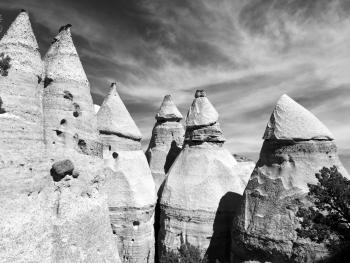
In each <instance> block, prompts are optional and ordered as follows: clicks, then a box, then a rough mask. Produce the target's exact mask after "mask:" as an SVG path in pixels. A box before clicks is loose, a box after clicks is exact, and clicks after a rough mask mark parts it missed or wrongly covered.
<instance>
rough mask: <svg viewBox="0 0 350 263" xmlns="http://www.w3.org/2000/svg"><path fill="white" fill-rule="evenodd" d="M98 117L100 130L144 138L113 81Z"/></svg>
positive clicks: (138, 138)
mask: <svg viewBox="0 0 350 263" xmlns="http://www.w3.org/2000/svg"><path fill="white" fill-rule="evenodd" d="M97 118H98V129H99V130H100V131H104V132H109V133H115V134H119V135H122V136H125V137H129V138H132V139H134V140H141V138H142V135H141V132H140V130H139V129H138V128H137V126H136V124H135V122H134V120H133V119H132V118H131V116H130V113H129V111H128V110H127V109H126V107H125V105H124V103H123V101H122V100H121V99H120V96H119V94H118V91H117V85H116V83H112V85H111V90H110V92H109V93H108V95H107V97H106V98H105V100H104V101H103V103H102V105H101V108H100V109H99V111H98V113H97Z"/></svg>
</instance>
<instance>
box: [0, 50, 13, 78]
mask: <svg viewBox="0 0 350 263" xmlns="http://www.w3.org/2000/svg"><path fill="white" fill-rule="evenodd" d="M10 61H11V58H10V57H9V56H5V54H4V53H0V75H1V76H3V77H6V76H7V75H8V70H9V69H10V68H11V64H10Z"/></svg>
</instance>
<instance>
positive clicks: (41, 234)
mask: <svg viewBox="0 0 350 263" xmlns="http://www.w3.org/2000/svg"><path fill="white" fill-rule="evenodd" d="M0 50H1V51H0V52H5V53H6V54H7V55H9V56H10V57H11V67H10V69H9V72H8V75H7V76H1V77H0V83H1V84H0V88H1V97H2V99H3V105H2V107H3V109H4V111H5V112H4V113H3V114H0V123H1V128H0V139H1V143H2V146H1V147H0V160H1V161H0V173H1V175H2V176H1V179H0V180H1V181H0V190H1V193H2V194H1V196H0V200H1V204H2V205H1V207H0V262H120V261H119V256H118V253H117V251H115V249H114V247H115V244H114V240H113V236H112V233H111V228H110V223H109V217H108V208H107V202H106V195H104V194H103V193H102V192H101V185H102V184H103V181H104V176H103V161H102V159H99V158H97V157H91V156H90V155H87V154H81V153H79V152H77V151H76V150H75V149H73V148H72V147H68V146H67V147H64V148H63V147H62V148H60V149H58V148H57V149H56V148H54V147H48V145H47V144H46V145H44V138H45V136H44V131H45V129H44V125H43V110H42V90H43V88H44V83H45V81H42V80H43V79H44V78H43V64H42V62H41V58H40V55H39V51H38V47H37V44H36V40H35V36H34V34H33V31H32V29H31V26H30V22H29V17H28V14H27V13H25V12H21V13H20V14H19V16H18V17H17V19H16V20H15V21H14V23H13V24H12V25H11V26H10V28H9V30H8V32H7V34H6V35H5V36H4V38H3V39H2V40H1V41H0ZM56 70H57V69H56ZM87 92H88V94H84V95H83V96H89V95H90V93H89V90H87ZM52 105H53V104H52ZM91 106H92V104H91ZM58 113H59V111H58ZM51 117H56V116H51ZM59 117H60V116H59ZM93 121H94V120H93V119H92V120H91V122H93ZM46 127H48V126H46ZM48 131H50V130H48ZM87 135H88V136H90V134H87ZM91 136H93V134H92V135H91ZM95 136H96V138H97V130H95ZM50 146H51V145H50ZM45 148H49V149H48V150H47V151H46V149H45ZM56 150H57V151H56ZM101 150H102V148H101ZM100 155H102V152H101V154H100ZM68 158H70V159H71V160H73V161H72V163H71V164H73V165H74V170H78V171H79V173H80V175H81V176H79V179H77V178H74V176H70V175H69V173H68V174H66V175H65V176H64V177H62V176H61V177H60V178H56V179H57V180H53V177H52V174H50V169H51V167H52V165H53V164H54V162H55V161H61V160H64V159H68ZM56 168H58V167H56ZM61 168H62V167H61ZM63 170H66V169H63ZM63 170H62V171H63ZM52 171H53V170H51V172H52ZM64 173H65V172H64Z"/></svg>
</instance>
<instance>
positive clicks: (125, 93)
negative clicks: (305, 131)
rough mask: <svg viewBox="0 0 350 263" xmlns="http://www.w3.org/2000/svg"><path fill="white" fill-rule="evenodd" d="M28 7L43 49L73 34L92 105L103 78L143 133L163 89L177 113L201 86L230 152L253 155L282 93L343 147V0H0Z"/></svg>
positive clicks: (348, 35)
mask: <svg viewBox="0 0 350 263" xmlns="http://www.w3.org/2000/svg"><path fill="white" fill-rule="evenodd" d="M0 8H1V11H0V12H2V13H4V18H5V19H6V18H8V19H11V20H12V19H13V18H14V13H13V10H14V9H19V8H25V9H28V11H30V13H31V15H32V19H33V24H34V27H35V29H36V34H37V36H38V40H39V42H40V45H41V48H42V52H43V53H45V51H46V49H47V48H48V45H49V42H50V39H51V38H52V37H53V36H54V35H55V34H56V32H57V29H58V28H59V26H60V25H62V24H66V23H71V24H73V36H74V40H75V43H76V45H77V49H78V52H79V54H80V56H81V58H82V62H83V65H84V67H85V69H86V72H87V75H88V77H89V79H90V82H91V84H92V92H93V97H94V100H95V102H96V103H101V102H102V99H103V96H104V95H105V94H106V93H107V91H108V88H109V82H110V81H112V80H114V79H116V80H118V81H120V82H121V83H123V88H122V89H121V90H120V93H121V96H122V98H123V99H124V101H125V102H126V104H127V106H128V108H129V110H130V111H131V113H132V115H133V116H134V118H135V120H136V123H137V124H138V125H139V127H140V128H141V130H142V132H143V134H144V137H145V138H149V137H150V133H151V130H152V125H153V120H154V118H153V117H154V114H155V111H156V110H157V107H158V106H159V105H160V103H161V100H162V97H163V96H164V95H165V94H169V93H170V94H172V95H173V97H174V99H175V101H176V103H177V104H178V105H179V108H180V109H181V111H182V112H183V113H184V115H185V113H186V110H187V109H188V107H189V105H190V103H191V101H192V98H193V94H194V91H195V89H201V88H205V89H206V90H207V94H208V96H209V99H210V100H211V101H212V103H213V104H214V106H216V108H217V109H218V111H219V113H220V116H221V125H222V127H223V129H224V132H225V135H226V137H227V139H228V141H227V146H228V147H229V148H230V149H231V150H232V151H235V152H248V151H258V150H259V148H260V147H261V136H262V134H263V131H264V128H265V125H266V122H267V120H268V118H269V115H270V113H271V111H272V109H273V106H274V104H275V102H276V100H277V99H278V97H279V96H280V95H282V94H283V93H288V94H289V95H290V96H292V97H294V98H295V99H296V100H297V101H299V102H300V103H302V104H303V105H304V106H305V107H307V108H308V109H310V110H311V111H312V112H314V113H315V114H316V115H317V116H318V117H319V118H320V119H321V120H322V121H323V122H324V123H325V124H326V125H327V126H328V127H329V128H330V129H331V130H332V132H333V133H334V134H335V137H336V138H337V141H338V145H339V147H340V148H350V147H349V146H350V138H349V136H348V134H349V131H350V126H349V123H350V89H349V84H350V74H348V69H349V68H350V49H349V46H350V16H349V14H350V13H349V12H350V4H349V3H348V1H346V0H334V1H329V0H318V1H314V0H285V1H281V0H249V1H239V0H235V1H232V0H218V1H211V0H202V1H199V0H183V1H172V0H153V1H151V0H141V1H136V0H119V1H107V0H98V1H97V0H75V1H69V0H61V1H54V0H46V1H40V0H36V1H35V0H31V1H26V0H3V1H1V2H0Z"/></svg>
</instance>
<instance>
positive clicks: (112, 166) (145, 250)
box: [97, 83, 156, 263]
mask: <svg viewBox="0 0 350 263" xmlns="http://www.w3.org/2000/svg"><path fill="white" fill-rule="evenodd" d="M97 118H98V127H99V130H100V135H101V137H102V140H103V148H104V151H103V158H104V159H105V164H106V171H107V172H108V177H107V180H106V189H107V193H108V205H109V212H110V219H111V223H112V229H113V233H114V234H115V237H116V239H117V242H118V250H119V255H120V257H121V259H122V261H123V262H140V263H141V262H154V243H155V241H154V230H153V223H154V209H155V203H156V193H155V185H154V182H153V178H152V174H151V171H150V169H149V166H148V163H147V160H146V157H145V155H144V153H143V151H142V150H141V143H140V140H141V133H140V131H139V130H138V128H137V126H136V124H135V123H134V121H133V119H132V118H131V116H130V114H129V112H128V110H127V109H126V107H125V105H124V103H123V102H122V100H121V99H120V97H119V95H118V92H117V88H116V84H115V83H113V84H112V88H111V90H110V92H109V94H108V95H107V97H106V98H105V100H104V102H103V104H102V105H101V108H100V110H99V112H98V113H97Z"/></svg>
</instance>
